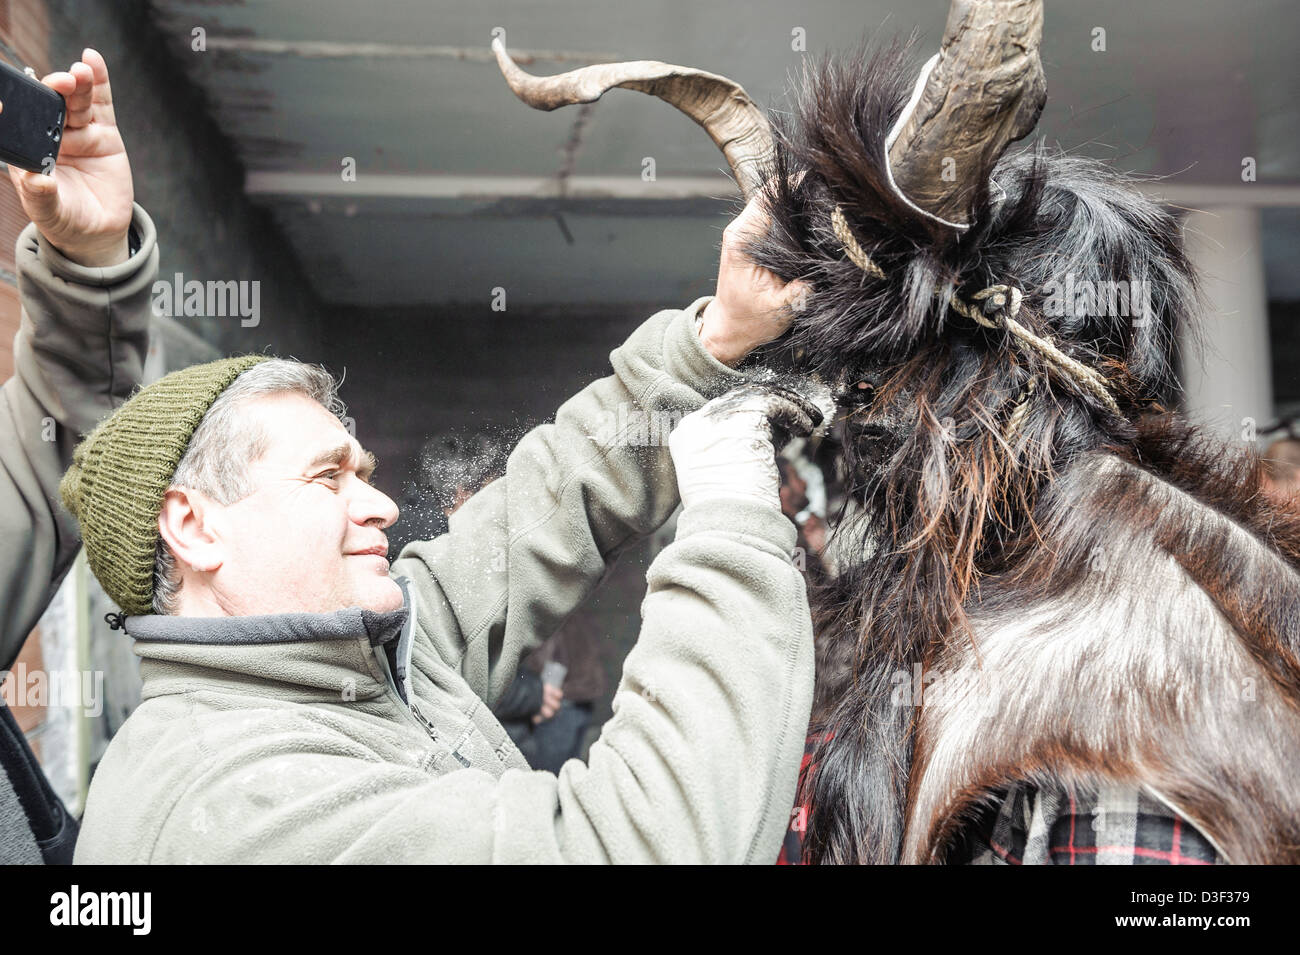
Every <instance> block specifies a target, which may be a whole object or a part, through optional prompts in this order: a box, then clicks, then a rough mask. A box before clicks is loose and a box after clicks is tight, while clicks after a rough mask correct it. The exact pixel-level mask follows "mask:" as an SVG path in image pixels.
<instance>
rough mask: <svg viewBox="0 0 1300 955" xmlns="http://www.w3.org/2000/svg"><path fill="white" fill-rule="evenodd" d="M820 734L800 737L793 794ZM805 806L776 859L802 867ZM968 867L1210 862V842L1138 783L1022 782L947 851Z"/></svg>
mask: <svg viewBox="0 0 1300 955" xmlns="http://www.w3.org/2000/svg"><path fill="white" fill-rule="evenodd" d="M817 742H818V738H817V737H816V736H809V737H808V739H807V740H806V741H805V743H804V756H803V763H802V764H801V765H800V767H799V792H800V793H803V792H806V789H805V783H806V782H807V777H808V776H809V774H810V773H811V771H812V769H811V767H812V754H813V751H814V750H815V749H816V747H817ZM807 828H808V807H807V805H798V806H795V807H794V809H793V810H792V811H791V813H790V827H789V829H788V830H787V831H786V835H785V841H784V842H783V843H782V845H781V853H780V855H778V856H777V860H776V862H777V865H802V864H803V840H804V833H805V832H806V831H807ZM949 861H950V862H952V863H954V864H970V865H1213V864H1215V863H1216V862H1220V861H1222V860H1220V859H1219V856H1218V854H1217V853H1216V852H1215V849H1214V846H1213V845H1212V844H1211V843H1210V841H1209V840H1208V839H1206V838H1205V837H1204V836H1203V835H1201V834H1200V832H1198V831H1197V830H1196V829H1195V828H1194V827H1193V826H1192V825H1191V823H1189V822H1188V821H1187V820H1186V819H1184V818H1183V817H1182V816H1180V815H1178V814H1177V813H1175V812H1173V811H1172V810H1170V809H1169V808H1168V807H1167V806H1165V805H1164V804H1163V803H1161V802H1159V801H1157V800H1156V799H1154V798H1152V797H1150V796H1148V795H1147V794H1146V793H1145V792H1143V791H1142V790H1140V789H1138V788H1137V787H1130V786H1109V787H1103V788H1101V789H1099V790H1098V791H1097V792H1096V793H1093V794H1088V795H1077V794H1071V793H1068V792H1066V791H1065V790H1064V789H1059V788H1035V787H1033V786H1030V785H1028V784H1027V783H1022V784H1020V785H1017V786H1014V787H1012V788H1011V789H1010V790H1008V791H1006V792H1003V793H1000V794H998V795H997V796H996V797H995V798H994V799H993V800H991V801H990V802H989V803H988V804H987V805H986V806H985V807H984V808H983V809H982V810H981V811H980V812H979V814H978V815H977V816H976V818H975V819H974V820H973V821H972V823H971V824H970V825H969V826H967V827H966V829H965V830H964V833H963V837H962V839H961V840H960V842H959V844H958V845H957V846H956V847H955V848H954V851H953V852H952V853H951V854H950V856H949Z"/></svg>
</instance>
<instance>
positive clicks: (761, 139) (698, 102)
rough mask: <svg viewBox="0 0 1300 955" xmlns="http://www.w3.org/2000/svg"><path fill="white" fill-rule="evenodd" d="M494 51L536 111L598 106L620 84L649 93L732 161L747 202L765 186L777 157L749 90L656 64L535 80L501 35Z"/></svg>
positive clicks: (601, 67) (722, 79)
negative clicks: (767, 170) (680, 114)
mask: <svg viewBox="0 0 1300 955" xmlns="http://www.w3.org/2000/svg"><path fill="white" fill-rule="evenodd" d="M492 51H493V52H494V53H495V54H496V57H497V64H498V65H499V66H500V67H501V72H502V74H503V75H504V76H505V78H506V82H507V83H509V84H510V89H511V90H513V91H514V94H515V95H516V96H518V97H519V98H520V99H521V100H523V101H524V102H525V103H527V104H528V105H529V106H531V107H533V109H543V110H552V109H557V108H558V107H560V106H570V105H572V104H574V103H594V102H595V101H596V100H598V99H600V98H601V96H603V95H604V94H605V93H606V92H607V91H609V90H611V89H613V88H614V87H616V86H617V87H622V88H623V89H629V90H637V91H638V92H641V93H648V94H649V95H651V96H657V97H659V98H660V99H661V100H663V101H664V102H666V103H669V104H670V105H672V106H676V107H677V108H678V109H679V110H681V111H682V112H683V113H685V114H686V115H687V116H689V117H690V118H691V119H693V120H695V122H697V123H699V124H700V125H701V126H703V127H704V131H705V132H706V133H708V134H709V136H710V138H712V139H713V141H714V143H716V144H717V146H718V148H719V149H721V150H722V152H723V155H725V156H726V157H727V162H728V164H730V166H731V172H732V175H734V176H735V177H736V184H737V185H738V186H739V187H740V191H741V194H742V195H744V197H745V198H746V199H748V198H749V197H750V196H751V195H753V193H754V192H755V191H756V190H757V189H758V188H759V187H760V186H762V184H763V179H762V169H763V166H764V165H765V164H766V162H767V160H768V158H769V157H770V156H771V154H772V131H771V129H770V128H769V127H768V124H767V118H766V117H765V116H764V115H763V113H762V111H761V110H760V109H759V108H758V107H757V106H755V105H754V101H753V100H751V99H750V98H749V95H748V94H747V93H746V92H745V91H744V89H743V88H741V86H740V85H739V84H738V83H734V82H732V81H731V80H729V79H727V78H726V77H725V76H718V75H717V74H715V73H706V72H704V71H703V70H695V69H691V68H690V67H687V66H673V65H672V64H671V63H660V62H659V61H657V60H634V61H631V62H627V63H605V64H599V65H597V66H584V67H581V68H579V69H576V70H570V71H569V72H567V73H560V74H559V75H558V76H533V75H532V74H530V73H525V72H524V71H523V70H522V69H520V68H519V66H518V64H516V63H515V61H514V60H512V59H511V58H510V54H509V53H507V52H506V47H505V44H504V43H502V42H501V38H500V37H496V38H494V39H493V40H492Z"/></svg>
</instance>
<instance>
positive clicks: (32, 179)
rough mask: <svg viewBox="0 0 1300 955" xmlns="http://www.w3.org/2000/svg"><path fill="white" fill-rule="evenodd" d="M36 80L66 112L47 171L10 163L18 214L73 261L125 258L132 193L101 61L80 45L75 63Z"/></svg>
mask: <svg viewBox="0 0 1300 955" xmlns="http://www.w3.org/2000/svg"><path fill="white" fill-rule="evenodd" d="M41 82H43V83H44V84H45V85H46V86H48V87H50V89H52V90H55V91H57V92H59V93H61V94H63V97H64V98H65V99H66V100H67V116H66V117H65V119H64V127H63V139H62V143H61V144H60V148H59V159H58V162H57V163H56V164H55V166H54V173H53V175H49V176H47V175H43V174H42V173H35V172H27V171H26V170H24V169H19V168H18V167H16V166H10V167H9V178H10V179H11V180H13V184H14V188H15V189H17V190H18V198H19V200H20V201H21V202H22V205H23V211H25V212H26V213H27V215H28V217H29V218H30V219H31V220H32V222H34V223H36V228H37V229H39V230H40V232H41V235H43V236H45V239H46V240H47V241H48V242H49V243H50V244H51V245H53V246H54V247H55V248H56V249H58V250H59V251H60V252H62V253H63V254H64V255H65V256H67V257H68V258H69V259H71V260H72V261H73V262H76V263H77V264H79V265H84V266H88V267H92V268H97V267H98V268H102V267H105V266H109V265H116V264H117V263H119V262H124V261H126V259H127V256H128V254H129V253H128V250H127V231H128V230H129V229H130V227H131V211H132V210H131V203H132V202H133V201H134V199H135V193H134V190H133V187H132V183H131V164H130V163H129V162H128V161H127V158H126V147H125V146H124V145H123V143H122V134H121V133H120V132H119V131H118V128H117V121H116V120H115V118H114V115H113V94H112V90H111V89H110V87H109V85H108V66H107V65H106V64H105V63H104V58H103V57H102V56H100V55H99V53H98V52H96V51H95V50H91V49H86V50H85V51H83V52H82V54H81V62H79V63H73V64H72V66H71V67H69V68H68V70H67V71H66V72H58V73H51V74H50V75H49V76H47V77H45V79H43V80H42V81H41ZM0 108H3V104H0Z"/></svg>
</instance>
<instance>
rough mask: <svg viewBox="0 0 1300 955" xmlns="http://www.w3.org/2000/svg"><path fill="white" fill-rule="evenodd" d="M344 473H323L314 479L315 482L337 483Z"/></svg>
mask: <svg viewBox="0 0 1300 955" xmlns="http://www.w3.org/2000/svg"><path fill="white" fill-rule="evenodd" d="M342 473H343V472H342V471H322V472H321V473H320V474H317V475H316V476H314V477H313V478H312V480H313V481H337V480H338V479H339V475H340V474H342Z"/></svg>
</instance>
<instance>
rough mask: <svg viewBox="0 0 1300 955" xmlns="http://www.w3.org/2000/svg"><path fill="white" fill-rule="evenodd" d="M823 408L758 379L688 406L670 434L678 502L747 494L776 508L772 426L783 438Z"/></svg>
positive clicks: (808, 424)
mask: <svg viewBox="0 0 1300 955" xmlns="http://www.w3.org/2000/svg"><path fill="white" fill-rule="evenodd" d="M823 414H824V412H823V411H822V409H821V408H818V407H817V404H815V403H813V402H812V401H809V400H808V399H807V398H806V397H804V396H802V395H798V396H797V397H796V393H795V392H792V391H786V390H784V389H783V390H772V389H771V388H768V387H766V386H763V385H756V384H749V385H742V386H741V387H739V388H737V389H736V390H734V391H730V392H728V393H727V394H725V395H722V396H721V397H719V398H714V399H713V400H712V401H710V402H709V403H708V404H706V405H705V406H704V407H702V408H700V409H699V410H698V411H693V412H691V413H690V414H688V415H687V416H686V417H685V418H683V419H682V420H681V422H680V423H679V424H678V425H677V427H676V428H674V429H673V433H672V434H671V435H669V437H668V450H669V451H670V452H671V454H672V456H673V465H674V466H675V467H676V468H677V488H678V491H679V492H680V493H681V498H682V506H683V507H690V506H692V505H693V504H698V503H700V502H701V501H708V500H717V499H726V500H733V501H734V500H750V501H756V502H758V503H759V504H766V505H768V506H770V507H774V508H776V509H777V510H778V511H779V510H780V509H781V475H780V473H779V472H778V471H777V469H776V448H775V446H774V443H773V429H774V426H775V428H776V429H777V430H778V431H779V433H780V437H781V443H782V444H784V443H785V442H786V441H788V440H789V439H790V438H791V437H793V436H795V435H805V434H808V433H809V432H811V431H812V429H813V426H814V419H815V417H818V418H819V417H821V416H822V415H823ZM816 423H817V424H820V423H821V422H820V421H816Z"/></svg>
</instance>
